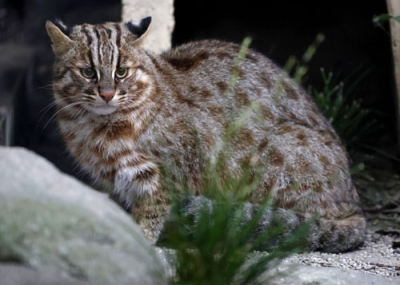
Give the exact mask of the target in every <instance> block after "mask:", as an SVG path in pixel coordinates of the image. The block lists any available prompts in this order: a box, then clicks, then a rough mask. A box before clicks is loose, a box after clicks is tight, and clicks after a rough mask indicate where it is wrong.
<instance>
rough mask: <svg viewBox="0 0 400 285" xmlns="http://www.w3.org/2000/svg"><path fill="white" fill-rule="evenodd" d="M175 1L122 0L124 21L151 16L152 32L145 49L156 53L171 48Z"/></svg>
mask: <svg viewBox="0 0 400 285" xmlns="http://www.w3.org/2000/svg"><path fill="white" fill-rule="evenodd" d="M173 2H174V1H173V0H153V1H147V0H122V20H123V21H124V22H128V21H138V20H140V19H142V18H145V17H148V16H151V17H152V22H151V30H150V32H149V34H148V36H147V37H146V40H145V41H144V42H143V47H144V48H146V49H148V50H151V51H153V52H155V53H160V52H162V51H165V50H168V49H169V48H170V47H171V38H172V31H173V29H174V25H175V20H174V3H173Z"/></svg>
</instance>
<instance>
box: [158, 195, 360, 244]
mask: <svg viewBox="0 0 400 285" xmlns="http://www.w3.org/2000/svg"><path fill="white" fill-rule="evenodd" d="M216 207H218V204H217V203H216V202H215V201H212V200H210V199H207V198H205V197H204V196H191V197H188V198H186V199H185V201H184V203H180V209H178V211H179V214H178V215H180V216H181V217H184V218H185V221H186V222H187V225H185V227H186V229H187V230H188V231H195V226H196V224H197V225H198V224H199V223H200V220H201V219H202V218H201V213H202V212H203V213H204V211H206V212H208V213H212V212H213V211H218V210H216ZM348 208H351V209H352V212H350V213H349V214H348V215H343V213H341V214H342V216H341V217H337V218H332V213H330V214H329V217H330V218H329V219H328V218H326V217H324V216H319V215H311V214H304V213H298V212H296V211H293V210H290V209H283V208H271V207H263V206H256V205H253V204H251V203H244V204H242V207H238V208H234V207H233V208H231V209H233V211H232V212H228V213H225V214H226V215H227V216H228V217H229V219H240V221H239V223H236V225H237V224H240V227H239V230H245V229H246V227H247V225H249V224H251V223H252V225H251V227H252V230H251V235H250V236H251V237H250V239H251V240H252V241H253V242H256V245H255V248H254V249H256V250H266V251H268V250H270V249H271V248H273V247H275V246H277V245H279V243H280V242H281V241H284V240H285V238H289V237H290V235H291V234H293V236H292V237H294V238H296V237H299V242H302V243H304V245H303V248H304V249H305V250H308V251H323V252H345V251H350V250H352V249H355V248H357V247H359V246H360V245H361V244H362V243H363V241H364V236H365V229H366V220H365V218H364V216H363V214H362V212H361V209H360V208H359V207H358V206H357V205H353V206H352V207H348ZM239 212H240V213H239ZM176 213H177V212H175V214H176ZM222 214H223V213H222ZM327 216H328V215H327ZM174 222H176V217H175V218H174V217H173V213H172V214H171V216H170V218H167V220H166V222H165V224H164V229H163V230H162V231H161V233H162V234H161V235H160V238H161V239H164V238H165V237H166V236H165V231H168V228H169V227H171V226H172V227H174V225H173V224H174ZM233 224H235V223H233ZM304 225H306V228H307V229H308V230H307V232H306V236H305V237H304V236H301V234H300V235H296V233H294V231H295V230H296V229H298V228H299V227H301V226H304ZM277 228H280V229H281V230H278V231H276V229H277ZM170 229H171V228H170ZM159 241H160V239H159ZM162 242H163V241H161V243H160V244H162Z"/></svg>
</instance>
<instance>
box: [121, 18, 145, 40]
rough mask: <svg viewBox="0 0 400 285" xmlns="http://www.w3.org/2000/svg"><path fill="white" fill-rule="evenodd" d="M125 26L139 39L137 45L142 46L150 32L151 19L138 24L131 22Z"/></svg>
mask: <svg viewBox="0 0 400 285" xmlns="http://www.w3.org/2000/svg"><path fill="white" fill-rule="evenodd" d="M125 25H126V27H127V28H128V30H129V31H130V32H131V33H132V34H134V35H135V36H136V37H137V39H136V40H135V44H140V43H141V42H142V41H143V39H144V38H145V37H146V36H147V34H148V33H149V31H150V25H151V17H146V18H143V19H142V20H140V21H138V22H134V21H131V22H128V23H126V24H125Z"/></svg>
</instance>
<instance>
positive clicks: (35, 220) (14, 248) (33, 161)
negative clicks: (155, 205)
mask: <svg viewBox="0 0 400 285" xmlns="http://www.w3.org/2000/svg"><path fill="white" fill-rule="evenodd" d="M0 262H3V264H2V265H3V266H4V265H7V264H5V263H8V265H9V263H10V262H13V263H17V264H18V263H23V264H25V265H28V266H29V267H31V268H33V269H35V270H39V271H40V272H50V273H51V274H53V273H54V272H55V273H56V275H57V274H58V275H60V276H67V277H71V278H75V279H77V280H80V281H88V282H90V283H93V284H119V285H123V284H166V283H167V281H166V276H165V270H164V267H163V265H162V263H161V261H160V260H159V258H158V256H157V254H156V253H155V251H154V249H153V248H152V247H151V245H150V244H149V242H148V241H147V240H146V239H145V237H144V236H143V234H142V233H141V231H140V229H139V228H138V226H137V225H136V224H134V222H133V221H132V220H131V218H130V217H129V215H127V214H126V213H125V212H124V211H123V210H121V209H120V208H119V207H118V206H117V205H116V204H115V203H114V202H112V201H111V200H110V199H108V197H107V196H106V195H104V194H102V193H99V192H96V191H94V190H92V189H90V188H89V187H87V186H85V185H84V184H82V183H81V182H79V181H77V180H76V179H74V178H72V177H70V176H67V175H64V174H62V173H61V172H59V171H58V170H57V169H56V168H55V167H54V166H53V165H51V164H50V163H49V162H48V161H46V160H45V159H43V158H41V157H40V156H38V155H36V154H34V153H33V152H30V151H28V150H25V149H22V148H6V147H0ZM0 264H1V263H0ZM21 270H23V269H21ZM5 272H7V271H5V270H1V271H0V274H1V275H3V274H6V275H7V273H5ZM10 274H11V273H10ZM1 275H0V280H6V276H1ZM17 284H18V283H17ZM21 284H32V283H21ZM39 284H40V283H39ZM54 284H56V283H54ZM65 284H68V283H65Z"/></svg>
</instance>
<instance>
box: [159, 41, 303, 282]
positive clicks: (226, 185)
mask: <svg viewBox="0 0 400 285" xmlns="http://www.w3.org/2000/svg"><path fill="white" fill-rule="evenodd" d="M248 45H249V39H246V40H245V41H244V43H243V44H242V49H241V51H240V52H239V56H238V60H237V64H238V63H239V62H240V60H241V59H242V58H243V56H244V54H245V52H246V49H247V47H248ZM237 78H238V76H237V75H236V74H235V73H233V74H232V78H231V80H230V83H229V85H230V86H233V85H234V84H235V82H236V80H237ZM226 96H232V94H229V93H227V94H226ZM251 110H253V111H254V110H257V105H253V104H250V105H249V106H248V107H247V109H245V111H244V112H243V114H242V115H241V116H239V117H238V119H237V120H236V121H234V122H232V123H231V124H230V126H229V127H228V128H227V130H226V133H225V137H224V142H223V144H222V145H220V146H218V149H216V150H215V153H216V158H215V159H214V160H210V161H204V162H203V163H204V167H203V169H204V171H203V173H202V182H201V185H202V196H199V197H193V196H190V195H189V194H187V193H190V189H188V187H189V186H187V185H186V184H185V182H184V181H180V182H178V183H177V182H176V181H173V179H172V178H171V179H168V177H170V176H169V175H168V169H165V170H164V171H165V173H166V176H167V183H166V184H167V185H166V187H167V188H168V190H169V192H170V193H171V199H172V205H173V207H172V211H171V214H170V216H169V218H168V220H167V221H166V222H165V224H164V228H163V230H162V233H161V234H160V237H159V240H158V245H160V246H165V247H171V248H173V249H175V252H176V258H175V261H174V262H173V264H172V266H173V267H174V269H175V275H174V277H173V278H172V280H171V283H172V284H218V285H224V284H256V283H257V282H258V279H259V278H260V276H261V274H263V273H264V272H265V271H266V270H267V269H270V268H272V267H275V266H276V265H277V263H278V262H279V261H281V260H282V259H283V258H284V257H287V256H289V255H291V254H293V253H298V252H301V251H303V250H304V249H305V247H306V245H307V241H306V239H307V238H308V234H309V230H310V223H305V224H304V225H303V226H300V227H299V228H297V229H296V230H295V231H294V232H292V233H290V234H289V235H288V236H285V233H287V229H286V227H285V225H284V223H282V221H281V220H279V216H278V215H277V216H274V215H273V214H272V210H270V199H269V198H266V200H265V201H264V203H262V204H261V205H259V206H254V205H251V204H250V203H248V202H246V201H247V200H248V196H249V194H250V193H251V192H252V191H253V190H254V189H255V188H257V187H258V186H259V181H260V177H261V174H262V173H263V170H264V169H263V167H262V166H261V165H262V163H261V162H260V159H259V158H258V157H256V156H255V157H253V159H251V161H250V162H249V165H248V166H247V168H246V169H245V171H244V173H242V175H240V176H239V177H235V176H234V175H231V174H230V173H227V172H226V170H225V169H226V167H225V166H226V164H227V163H228V161H229V157H230V153H229V149H230V147H229V144H230V143H231V142H232V137H233V136H234V135H235V134H236V132H237V131H239V130H240V128H241V127H242V125H243V124H244V121H245V120H246V118H247V117H248V116H249V112H250V111H251ZM269 213H271V217H270V218H269V219H268V223H267V222H266V221H267V220H266V218H265V215H266V214H269ZM258 249H263V250H266V249H268V254H263V255H262V256H261V257H258V258H256V259H255V260H252V261H251V262H250V261H249V255H250V254H251V253H252V252H254V251H255V250H258Z"/></svg>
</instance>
